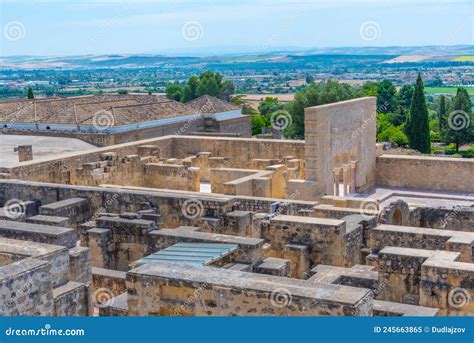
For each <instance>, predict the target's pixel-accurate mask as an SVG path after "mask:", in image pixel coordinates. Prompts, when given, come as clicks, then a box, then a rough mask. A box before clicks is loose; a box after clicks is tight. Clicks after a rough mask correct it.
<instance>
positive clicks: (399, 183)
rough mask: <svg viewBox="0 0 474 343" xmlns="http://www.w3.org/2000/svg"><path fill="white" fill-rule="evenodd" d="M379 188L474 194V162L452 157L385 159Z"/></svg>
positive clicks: (379, 172)
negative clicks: (388, 187)
mask: <svg viewBox="0 0 474 343" xmlns="http://www.w3.org/2000/svg"><path fill="white" fill-rule="evenodd" d="M376 170H377V184H378V185H381V186H390V187H405V188H415V189H416V188H418V189H425V190H444V191H452V192H467V193H474V173H473V170H474V160H472V159H459V158H448V157H428V156H399V155H382V156H379V157H377V165H376Z"/></svg>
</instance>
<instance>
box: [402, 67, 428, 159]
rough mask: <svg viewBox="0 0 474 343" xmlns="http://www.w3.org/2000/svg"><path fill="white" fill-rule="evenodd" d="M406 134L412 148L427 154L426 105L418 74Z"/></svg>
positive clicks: (421, 82) (421, 81)
mask: <svg viewBox="0 0 474 343" xmlns="http://www.w3.org/2000/svg"><path fill="white" fill-rule="evenodd" d="M406 135H407V137H408V141H409V143H410V147H411V148H412V149H415V150H418V151H420V152H421V153H424V154H428V153H430V151H431V143H430V128H429V123H428V107H427V105H426V99H425V94H424V87H423V80H422V78H421V74H418V77H417V79H416V83H415V89H414V91H413V98H412V100H411V106H410V113H409V115H408V118H407V123H406Z"/></svg>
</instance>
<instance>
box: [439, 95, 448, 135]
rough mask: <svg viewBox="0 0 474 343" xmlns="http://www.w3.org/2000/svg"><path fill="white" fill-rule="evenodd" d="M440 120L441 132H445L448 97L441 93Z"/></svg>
mask: <svg viewBox="0 0 474 343" xmlns="http://www.w3.org/2000/svg"><path fill="white" fill-rule="evenodd" d="M438 120H439V132H443V130H444V129H445V127H446V98H445V97H444V95H441V97H440V98H439V111H438Z"/></svg>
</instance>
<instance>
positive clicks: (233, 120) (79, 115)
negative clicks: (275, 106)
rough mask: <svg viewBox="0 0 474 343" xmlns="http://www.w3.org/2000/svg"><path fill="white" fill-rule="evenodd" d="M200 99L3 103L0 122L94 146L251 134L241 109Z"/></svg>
mask: <svg viewBox="0 0 474 343" xmlns="http://www.w3.org/2000/svg"><path fill="white" fill-rule="evenodd" d="M198 100H199V102H198ZM204 100H205V101H202V99H201V98H199V99H196V100H195V102H194V103H193V104H183V103H180V102H177V101H174V100H170V99H167V98H166V97H164V96H160V95H128V94H127V95H102V96H80V97H68V98H46V99H34V100H16V101H5V102H0V126H1V127H2V129H3V133H4V134H30V135H31V134H40V135H44V134H45V133H46V132H47V134H48V135H50V136H51V135H54V136H66V137H76V138H80V139H82V140H84V141H87V142H90V143H92V144H95V145H98V146H107V145H112V144H118V143H124V142H129V141H134V140H140V139H146V138H153V137H159V136H164V135H169V134H190V133H194V132H200V133H203V132H204V133H205V132H208V133H210V134H215V135H226V134H231V135H232V136H235V137H249V136H250V119H249V117H248V116H244V115H242V111H241V109H240V108H238V107H237V106H234V105H232V104H230V103H227V102H225V101H223V100H220V99H217V98H213V97H206V98H205V99H204ZM199 103H202V105H201V106H199V105H198V104H199ZM209 109H212V111H209ZM183 124H184V125H183ZM183 128H185V130H184V132H182V131H183Z"/></svg>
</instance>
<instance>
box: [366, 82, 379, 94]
mask: <svg viewBox="0 0 474 343" xmlns="http://www.w3.org/2000/svg"><path fill="white" fill-rule="evenodd" d="M378 88H379V83H378V82H376V81H367V82H366V83H364V84H363V85H362V93H363V95H365V96H377V89H378Z"/></svg>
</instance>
